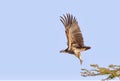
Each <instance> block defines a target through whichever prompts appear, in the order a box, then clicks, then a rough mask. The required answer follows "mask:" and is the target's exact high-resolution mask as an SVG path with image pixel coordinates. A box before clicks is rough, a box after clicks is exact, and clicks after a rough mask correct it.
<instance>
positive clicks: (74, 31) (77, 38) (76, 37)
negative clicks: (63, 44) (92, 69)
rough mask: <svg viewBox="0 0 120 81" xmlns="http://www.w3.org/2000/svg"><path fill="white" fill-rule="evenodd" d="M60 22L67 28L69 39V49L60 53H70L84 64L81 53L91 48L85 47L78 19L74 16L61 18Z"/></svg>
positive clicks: (67, 15)
mask: <svg viewBox="0 0 120 81" xmlns="http://www.w3.org/2000/svg"><path fill="white" fill-rule="evenodd" d="M60 21H61V22H62V24H63V25H64V27H65V33H66V37H67V46H68V47H67V48H66V49H64V50H61V51H60V53H68V54H73V55H75V56H76V57H77V58H78V59H79V60H80V63H81V64H82V57H81V52H82V51H86V50H88V49H90V48H91V47H90V46H85V45H84V41H83V37H82V33H81V30H80V27H79V25H78V22H77V20H76V18H75V17H74V16H73V15H72V14H66V15H64V14H63V16H60Z"/></svg>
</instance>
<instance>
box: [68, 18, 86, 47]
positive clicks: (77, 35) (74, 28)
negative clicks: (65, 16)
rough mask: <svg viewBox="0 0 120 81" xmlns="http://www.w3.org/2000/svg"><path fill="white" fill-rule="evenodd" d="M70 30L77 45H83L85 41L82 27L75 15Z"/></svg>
mask: <svg viewBox="0 0 120 81" xmlns="http://www.w3.org/2000/svg"><path fill="white" fill-rule="evenodd" d="M69 31H70V33H71V35H72V38H73V39H74V41H75V44H76V45H77V47H83V46H84V41H83V37H82V33H81V30H80V27H79V25H78V22H77V20H76V18H75V17H74V19H73V20H72V24H71V27H70V29H69Z"/></svg>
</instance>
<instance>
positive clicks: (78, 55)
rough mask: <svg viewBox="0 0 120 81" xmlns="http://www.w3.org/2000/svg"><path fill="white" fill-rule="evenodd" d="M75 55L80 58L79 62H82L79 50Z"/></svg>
mask: <svg viewBox="0 0 120 81" xmlns="http://www.w3.org/2000/svg"><path fill="white" fill-rule="evenodd" d="M76 56H77V58H78V59H79V60H80V64H82V62H83V60H82V57H81V54H80V52H78V53H77V55H76Z"/></svg>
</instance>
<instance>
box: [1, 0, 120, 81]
mask: <svg viewBox="0 0 120 81" xmlns="http://www.w3.org/2000/svg"><path fill="white" fill-rule="evenodd" d="M119 4H120V0H0V80H3V79H7V80H10V79H17V80H53V79H54V80H93V79H102V77H86V78H84V77H81V76H80V71H81V70H80V69H81V68H88V69H89V68H90V67H89V65H90V64H96V63H97V64H99V65H100V66H105V67H107V66H108V65H109V64H117V65H119V64H120V62H119V57H120V55H119V54H120V50H119V46H120V43H119V41H120V37H119V35H120V22H119V21H120V5H119ZM65 13H71V14H73V15H74V16H76V18H77V20H78V23H79V25H80V28H81V31H82V33H83V37H84V42H85V45H88V46H91V47H92V48H91V50H89V51H86V52H83V53H82V57H83V60H84V61H83V65H80V63H79V60H78V59H77V58H76V57H75V56H72V55H69V54H61V53H59V51H60V50H61V49H65V48H66V47H67V44H66V42H67V41H66V37H65V32H64V27H63V25H62V23H61V22H60V20H59V18H60V17H59V16H61V15H62V14H65Z"/></svg>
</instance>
